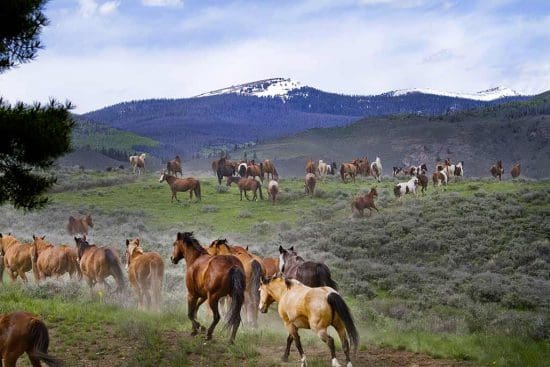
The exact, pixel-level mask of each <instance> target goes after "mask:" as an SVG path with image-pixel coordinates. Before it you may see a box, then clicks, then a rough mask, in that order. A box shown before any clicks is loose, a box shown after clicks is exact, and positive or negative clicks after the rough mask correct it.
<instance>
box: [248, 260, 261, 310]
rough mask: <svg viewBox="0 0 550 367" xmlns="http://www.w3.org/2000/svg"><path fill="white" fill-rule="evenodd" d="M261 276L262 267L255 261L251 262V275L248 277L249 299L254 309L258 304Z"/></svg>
mask: <svg viewBox="0 0 550 367" xmlns="http://www.w3.org/2000/svg"><path fill="white" fill-rule="evenodd" d="M261 276H262V266H261V265H260V263H259V262H258V261H257V260H252V274H251V276H250V287H251V288H250V290H251V291H252V294H251V299H252V303H253V304H254V306H255V307H258V305H259V304H260V278H261Z"/></svg>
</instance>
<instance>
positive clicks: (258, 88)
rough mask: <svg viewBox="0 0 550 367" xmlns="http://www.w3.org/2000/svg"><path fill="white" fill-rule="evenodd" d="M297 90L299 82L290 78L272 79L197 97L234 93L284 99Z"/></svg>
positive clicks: (235, 86) (234, 86)
mask: <svg viewBox="0 0 550 367" xmlns="http://www.w3.org/2000/svg"><path fill="white" fill-rule="evenodd" d="M299 88H301V85H300V82H297V81H295V80H292V79H290V78H287V79H285V78H272V79H264V80H258V81H255V82H251V83H245V84H240V85H232V86H231V87H227V88H222V89H218V90H214V91H211V92H207V93H203V94H199V95H198V96H197V97H209V96H216V95H220V94H228V93H234V94H242V95H247V96H256V97H282V98H285V99H286V98H287V97H288V93H289V92H290V91H292V90H295V89H299Z"/></svg>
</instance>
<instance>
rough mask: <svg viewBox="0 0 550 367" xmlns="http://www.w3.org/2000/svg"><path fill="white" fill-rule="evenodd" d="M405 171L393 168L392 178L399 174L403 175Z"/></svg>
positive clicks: (401, 168) (400, 168)
mask: <svg viewBox="0 0 550 367" xmlns="http://www.w3.org/2000/svg"><path fill="white" fill-rule="evenodd" d="M404 173H405V169H404V168H403V167H397V166H393V177H397V176H398V175H400V174H404Z"/></svg>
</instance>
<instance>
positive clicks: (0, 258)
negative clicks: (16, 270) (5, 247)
mask: <svg viewBox="0 0 550 367" xmlns="http://www.w3.org/2000/svg"><path fill="white" fill-rule="evenodd" d="M1 283H4V254H3V253H2V252H1V251H0V284H1Z"/></svg>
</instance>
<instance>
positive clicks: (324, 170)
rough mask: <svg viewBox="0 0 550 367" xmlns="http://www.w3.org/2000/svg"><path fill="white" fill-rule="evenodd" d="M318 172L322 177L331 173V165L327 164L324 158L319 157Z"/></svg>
mask: <svg viewBox="0 0 550 367" xmlns="http://www.w3.org/2000/svg"><path fill="white" fill-rule="evenodd" d="M317 172H318V173H319V177H321V179H322V178H323V177H325V176H326V175H327V174H328V173H330V165H329V164H326V163H325V162H324V161H323V160H322V159H319V164H318V165H317Z"/></svg>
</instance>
